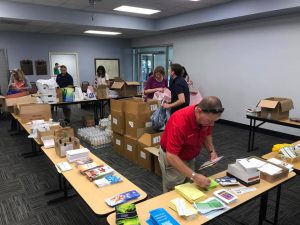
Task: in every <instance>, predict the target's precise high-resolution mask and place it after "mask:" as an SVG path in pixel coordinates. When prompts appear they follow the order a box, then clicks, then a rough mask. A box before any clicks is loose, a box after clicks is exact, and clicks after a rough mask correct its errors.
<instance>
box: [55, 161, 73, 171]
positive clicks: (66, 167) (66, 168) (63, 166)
mask: <svg viewBox="0 0 300 225" xmlns="http://www.w3.org/2000/svg"><path fill="white" fill-rule="evenodd" d="M57 166H58V168H59V169H60V170H61V171H62V172H65V171H69V170H72V166H71V165H70V164H69V163H68V162H61V163H57Z"/></svg>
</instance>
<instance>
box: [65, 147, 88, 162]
mask: <svg viewBox="0 0 300 225" xmlns="http://www.w3.org/2000/svg"><path fill="white" fill-rule="evenodd" d="M89 152H90V150H88V149H86V148H80V149H75V150H69V151H67V159H68V161H69V162H71V163H72V162H75V161H76V160H80V159H84V158H87V157H88V155H89Z"/></svg>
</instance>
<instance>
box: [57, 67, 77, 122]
mask: <svg viewBox="0 0 300 225" xmlns="http://www.w3.org/2000/svg"><path fill="white" fill-rule="evenodd" d="M60 72H61V73H60V74H58V75H57V77H56V83H57V84H58V86H59V87H60V88H66V87H73V86H74V81H73V77H72V76H71V75H70V74H69V73H68V72H67V67H66V66H65V65H61V66H60ZM62 109H63V113H64V117H65V122H66V124H69V123H70V118H71V109H70V108H69V107H68V106H67V105H63V106H62Z"/></svg>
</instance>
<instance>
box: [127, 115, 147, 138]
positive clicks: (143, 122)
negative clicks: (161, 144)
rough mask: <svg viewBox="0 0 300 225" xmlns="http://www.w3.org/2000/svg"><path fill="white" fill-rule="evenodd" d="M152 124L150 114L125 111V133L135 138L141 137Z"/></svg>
mask: <svg viewBox="0 0 300 225" xmlns="http://www.w3.org/2000/svg"><path fill="white" fill-rule="evenodd" d="M151 126H152V123H151V122H150V115H149V114H148V113H146V114H140V115H136V114H130V113H125V134H126V135H128V136H131V137H133V138H139V137H140V136H141V135H142V134H143V133H145V129H146V128H149V127H151Z"/></svg>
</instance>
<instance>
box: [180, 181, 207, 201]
mask: <svg viewBox="0 0 300 225" xmlns="http://www.w3.org/2000/svg"><path fill="white" fill-rule="evenodd" d="M175 191H176V192H177V193H178V194H180V195H181V196H182V197H184V198H185V199H186V200H188V201H189V202H190V203H193V202H199V201H202V200H203V199H205V198H206V194H204V193H203V192H202V191H200V190H199V189H198V188H197V185H196V184H191V183H185V184H181V185H177V186H175Z"/></svg>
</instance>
